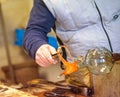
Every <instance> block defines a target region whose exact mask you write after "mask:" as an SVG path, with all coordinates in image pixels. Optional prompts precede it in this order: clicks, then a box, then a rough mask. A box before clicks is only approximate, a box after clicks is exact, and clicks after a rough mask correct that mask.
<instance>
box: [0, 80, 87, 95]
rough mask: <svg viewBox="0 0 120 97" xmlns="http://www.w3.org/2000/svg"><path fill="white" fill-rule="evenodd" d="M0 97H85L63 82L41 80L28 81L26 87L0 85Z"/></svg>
mask: <svg viewBox="0 0 120 97" xmlns="http://www.w3.org/2000/svg"><path fill="white" fill-rule="evenodd" d="M0 97H86V96H83V95H82V92H81V89H78V88H77V87H73V86H68V85H67V84H66V83H64V82H57V83H54V82H50V81H46V80H42V79H35V80H32V81H29V82H28V83H27V84H26V85H24V86H23V85H22V84H19V85H9V86H8V85H5V84H0Z"/></svg>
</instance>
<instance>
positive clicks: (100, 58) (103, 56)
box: [79, 47, 113, 74]
mask: <svg viewBox="0 0 120 97" xmlns="http://www.w3.org/2000/svg"><path fill="white" fill-rule="evenodd" d="M79 65H80V67H84V66H87V67H88V69H89V71H90V72H91V73H93V74H106V73H109V72H110V71H111V69H112V67H113V61H112V53H111V52H110V51H109V50H108V49H106V48H105V47H96V48H94V49H91V50H89V51H88V52H87V54H86V56H85V60H84V62H83V63H82V64H79Z"/></svg>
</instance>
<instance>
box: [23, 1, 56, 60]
mask: <svg viewBox="0 0 120 97" xmlns="http://www.w3.org/2000/svg"><path fill="white" fill-rule="evenodd" d="M54 23H55V18H54V16H53V15H52V14H51V13H50V11H49V10H48V9H47V7H46V5H45V4H44V3H43V1H42V0H34V5H33V8H32V10H31V13H30V18H29V21H28V25H27V27H26V29H25V36H24V40H23V48H24V49H25V51H27V53H28V54H29V55H30V56H31V57H32V58H35V53H36V50H37V49H38V48H39V47H40V46H41V45H42V44H46V43H47V33H48V32H50V31H51V28H52V27H53V26H54Z"/></svg>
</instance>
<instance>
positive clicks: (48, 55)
mask: <svg viewBox="0 0 120 97" xmlns="http://www.w3.org/2000/svg"><path fill="white" fill-rule="evenodd" d="M55 53H57V52H56V49H55V48H54V47H52V46H50V45H49V44H44V45H42V46H41V47H40V48H39V49H38V50H37V51H36V55H35V61H36V63H37V64H39V65H40V66H42V67H47V66H50V65H51V64H56V63H57V60H56V59H55V58H53V57H52V55H53V54H55Z"/></svg>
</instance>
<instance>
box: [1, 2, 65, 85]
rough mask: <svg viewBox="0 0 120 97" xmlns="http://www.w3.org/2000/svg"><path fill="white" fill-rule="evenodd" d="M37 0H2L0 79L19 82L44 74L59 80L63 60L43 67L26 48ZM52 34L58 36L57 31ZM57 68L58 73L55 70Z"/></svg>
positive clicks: (45, 77)
mask: <svg viewBox="0 0 120 97" xmlns="http://www.w3.org/2000/svg"><path fill="white" fill-rule="evenodd" d="M32 6H33V0H0V79H1V80H10V81H13V82H14V81H15V82H17V83H20V82H23V83H24V82H26V81H28V80H31V79H36V78H44V79H47V80H50V81H59V80H63V79H64V78H62V77H61V78H59V79H58V78H57V76H58V75H59V74H60V73H61V72H62V70H61V68H60V66H59V63H58V64H56V65H53V66H51V67H48V68H41V67H39V66H38V65H37V64H36V63H35V62H34V60H33V59H31V58H30V57H29V56H28V55H27V53H25V51H24V50H23V48H22V39H23V36H24V29H25V28H26V25H27V22H28V19H29V14H30V11H31V8H32ZM49 35H52V36H54V32H50V34H49ZM52 71H54V73H53V72H52Z"/></svg>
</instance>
